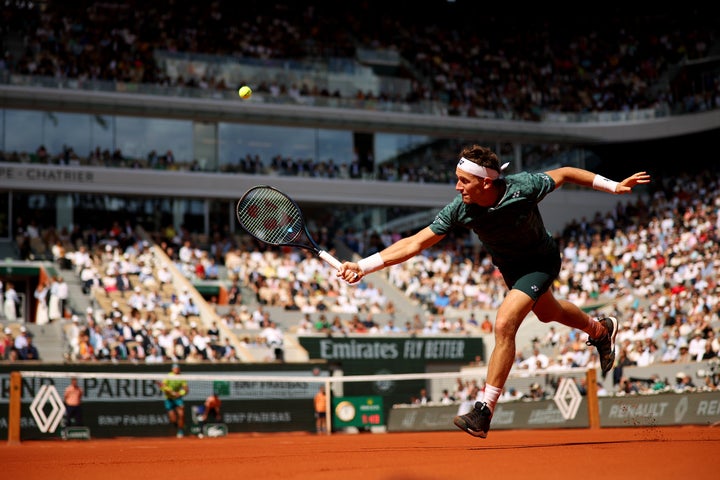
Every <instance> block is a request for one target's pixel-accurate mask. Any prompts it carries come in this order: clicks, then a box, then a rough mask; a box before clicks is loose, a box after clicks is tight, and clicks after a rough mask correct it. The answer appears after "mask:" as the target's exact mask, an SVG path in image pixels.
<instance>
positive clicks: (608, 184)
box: [592, 175, 619, 193]
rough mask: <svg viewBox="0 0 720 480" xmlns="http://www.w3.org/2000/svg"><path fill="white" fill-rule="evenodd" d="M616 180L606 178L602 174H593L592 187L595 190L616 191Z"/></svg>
mask: <svg viewBox="0 0 720 480" xmlns="http://www.w3.org/2000/svg"><path fill="white" fill-rule="evenodd" d="M618 185H619V183H618V182H615V181H613V180H610V179H607V178H605V177H603V176H602V175H595V178H593V185H592V186H593V188H594V189H595V190H601V191H603V192H610V193H615V192H616V191H617V186H618Z"/></svg>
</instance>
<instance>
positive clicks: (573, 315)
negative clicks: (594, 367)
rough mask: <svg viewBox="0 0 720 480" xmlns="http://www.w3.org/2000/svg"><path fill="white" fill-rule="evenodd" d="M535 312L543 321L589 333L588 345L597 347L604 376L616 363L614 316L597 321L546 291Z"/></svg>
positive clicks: (537, 303) (575, 306)
mask: <svg viewBox="0 0 720 480" xmlns="http://www.w3.org/2000/svg"><path fill="white" fill-rule="evenodd" d="M533 312H534V313H535V315H537V317H538V319H540V321H542V322H552V321H555V322H558V323H561V324H563V325H565V326H567V327H570V328H575V329H577V330H582V331H583V332H585V333H587V334H588V345H593V346H595V347H597V349H598V354H599V356H600V368H601V370H602V373H603V376H604V375H606V374H607V372H608V371H610V369H611V368H612V367H613V364H614V363H615V337H616V335H617V320H616V319H615V318H614V317H605V318H600V319H598V320H597V321H596V320H594V319H593V318H592V317H591V316H590V315H588V314H587V313H585V312H583V311H582V310H581V309H580V308H579V307H578V306H577V305H575V304H573V303H572V302H568V301H567V300H558V299H556V298H555V296H554V295H553V294H552V292H550V291H547V292H545V293H544V294H543V295H542V296H541V297H540V298H539V299H538V301H537V302H536V303H535V307H534V308H533Z"/></svg>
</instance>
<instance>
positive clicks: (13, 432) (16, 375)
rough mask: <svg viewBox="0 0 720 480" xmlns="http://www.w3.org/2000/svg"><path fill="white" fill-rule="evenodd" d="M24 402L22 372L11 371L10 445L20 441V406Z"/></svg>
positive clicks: (9, 405)
mask: <svg viewBox="0 0 720 480" xmlns="http://www.w3.org/2000/svg"><path fill="white" fill-rule="evenodd" d="M21 403H22V374H21V373H20V372H10V403H8V445H18V444H19V443H20V407H21Z"/></svg>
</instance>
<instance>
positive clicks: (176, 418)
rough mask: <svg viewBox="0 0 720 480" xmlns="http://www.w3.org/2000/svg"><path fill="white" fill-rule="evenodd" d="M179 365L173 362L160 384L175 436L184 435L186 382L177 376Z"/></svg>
mask: <svg viewBox="0 0 720 480" xmlns="http://www.w3.org/2000/svg"><path fill="white" fill-rule="evenodd" d="M179 375H180V365H178V364H177V363H174V364H173V366H172V371H171V372H170V373H169V374H168V376H167V378H166V379H165V380H163V381H162V383H161V384H160V390H162V392H163V394H164V395H165V411H166V412H167V414H168V419H169V420H170V423H172V424H173V425H175V427H176V428H177V437H178V438H182V437H184V436H185V430H184V428H185V402H184V397H185V395H187V394H188V391H189V389H188V383H187V381H186V380H183V379H181V378H178V377H179Z"/></svg>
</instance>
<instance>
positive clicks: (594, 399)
mask: <svg viewBox="0 0 720 480" xmlns="http://www.w3.org/2000/svg"><path fill="white" fill-rule="evenodd" d="M586 379H587V380H586V381H587V397H586V398H587V402H588V419H589V422H590V428H591V429H598V428H600V403H599V401H598V388H597V371H596V370H595V369H594V368H590V369H588V371H587V377H586Z"/></svg>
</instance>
